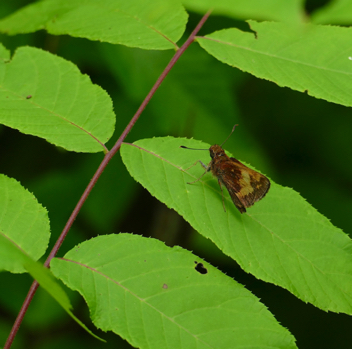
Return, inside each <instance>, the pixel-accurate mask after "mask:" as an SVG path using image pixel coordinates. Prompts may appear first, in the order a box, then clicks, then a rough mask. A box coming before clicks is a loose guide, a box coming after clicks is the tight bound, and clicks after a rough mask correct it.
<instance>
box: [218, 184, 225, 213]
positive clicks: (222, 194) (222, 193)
mask: <svg viewBox="0 0 352 349" xmlns="http://www.w3.org/2000/svg"><path fill="white" fill-rule="evenodd" d="M218 182H219V185H220V189H221V197H222V206H223V207H224V211H225V212H226V208H225V201H224V192H223V191H222V185H221V181H220V179H218Z"/></svg>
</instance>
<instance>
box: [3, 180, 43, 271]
mask: <svg viewBox="0 0 352 349" xmlns="http://www.w3.org/2000/svg"><path fill="white" fill-rule="evenodd" d="M0 198H1V200H0V235H1V236H2V238H3V239H6V240H7V241H8V242H9V243H11V244H13V245H14V246H16V247H17V249H18V251H23V252H25V253H26V254H27V255H28V256H29V257H31V258H32V259H34V260H38V259H39V258H40V257H41V256H42V255H43V254H44V253H45V251H46V249H47V247H48V242H49V238H50V227H49V218H48V213H47V211H46V209H45V208H44V207H43V206H41V205H40V204H39V203H38V202H37V200H36V198H35V197H34V196H33V194H31V193H30V192H28V191H27V190H26V189H25V188H23V187H22V186H21V184H20V183H18V182H17V181H15V180H14V179H12V178H8V177H6V176H4V175H1V174H0ZM19 253H20V252H19ZM23 263H24V260H23V259H21V257H20V255H19V254H17V252H16V250H9V248H8V247H7V245H5V244H4V243H0V270H7V271H11V272H13V273H22V272H24V271H25V270H26V269H25V268H24V267H23Z"/></svg>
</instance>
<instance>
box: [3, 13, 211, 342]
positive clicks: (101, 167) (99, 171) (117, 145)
mask: <svg viewBox="0 0 352 349" xmlns="http://www.w3.org/2000/svg"><path fill="white" fill-rule="evenodd" d="M210 13H211V11H209V12H207V13H206V14H205V15H204V16H203V18H202V19H201V20H200V22H199V23H198V25H197V26H196V27H195V29H194V30H193V32H192V33H191V35H190V36H189V38H188V39H187V40H186V42H185V43H184V44H183V45H182V46H181V48H180V49H179V50H178V51H177V52H176V53H175V55H174V56H173V57H172V59H171V60H170V62H169V64H168V65H167V66H166V68H165V69H164V71H163V72H162V73H161V75H160V76H159V78H158V80H157V81H156V83H155V84H154V86H153V87H152V89H151V90H150V92H149V93H148V95H147V96H146V98H145V99H144V101H143V102H142V104H141V105H140V107H139V108H138V110H137V111H136V113H135V114H134V116H133V118H132V119H131V121H130V122H129V123H128V125H127V127H126V128H125V130H124V131H123V132H122V134H121V136H120V138H119V139H118V140H117V142H116V143H115V145H114V146H113V147H112V149H111V150H110V151H109V152H108V153H107V154H106V155H105V156H104V159H103V161H102V162H101V164H100V165H99V167H98V169H97V171H96V172H95V174H94V176H93V178H92V179H91V181H90V182H89V184H88V186H87V188H86V189H85V191H84V192H83V194H82V196H81V198H80V199H79V201H78V203H77V205H76V207H75V209H74V210H73V212H72V214H71V216H70V218H69V219H68V221H67V223H66V225H65V227H64V229H63V231H62V233H61V235H60V236H59V238H58V239H57V241H56V243H55V245H54V247H53V249H52V250H51V252H50V254H49V256H48V258H47V259H46V261H45V263H44V266H45V267H47V268H48V267H49V264H50V261H51V260H52V259H53V258H54V257H55V256H56V254H57V252H58V250H59V248H60V246H61V245H62V243H63V241H64V239H65V237H66V235H67V233H68V231H69V230H70V228H71V226H72V224H73V222H74V220H75V219H76V217H77V215H78V213H79V211H80V210H81V208H82V206H83V204H84V202H85V201H86V199H87V197H88V195H89V194H90V192H91V191H92V189H93V187H94V185H95V183H96V182H97V180H98V178H99V177H100V176H101V174H102V173H103V171H104V169H105V167H106V166H107V164H108V163H109V162H110V160H111V158H112V157H113V156H114V155H115V154H116V153H117V152H118V150H119V149H120V148H121V144H122V142H123V141H124V140H125V138H126V137H127V135H128V133H129V132H130V131H131V129H132V127H133V126H134V124H135V123H136V122H137V120H138V119H139V117H140V116H141V114H142V111H143V110H144V108H145V107H146V106H147V104H148V103H149V101H150V100H151V98H152V97H153V95H154V93H155V92H156V90H157V89H158V88H159V86H160V85H161V83H162V82H163V80H164V79H165V77H166V75H167V74H168V73H169V72H170V70H171V69H172V67H173V66H174V65H175V63H176V62H177V61H178V59H179V58H180V57H181V55H182V54H183V53H184V52H185V50H186V49H187V48H188V46H189V45H190V44H191V43H192V42H193V41H194V38H195V36H196V35H197V33H198V32H199V30H200V29H201V28H202V26H203V24H204V23H205V21H206V20H207V19H208V17H209V15H210ZM38 287H39V284H38V282H37V281H36V280H34V281H33V283H32V285H31V287H30V289H29V291H28V294H27V296H26V298H25V300H24V302H23V304H22V307H21V310H20V311H19V313H18V315H17V318H16V321H15V322H14V324H13V326H12V329H11V332H10V334H9V337H8V338H7V340H6V343H5V346H4V349H9V348H10V347H11V345H12V342H13V340H14V339H15V336H16V333H17V331H18V329H19V327H20V325H21V323H22V320H23V318H24V315H25V314H26V312H27V309H28V307H29V304H30V303H31V301H32V299H33V296H34V294H35V292H36V291H37V289H38Z"/></svg>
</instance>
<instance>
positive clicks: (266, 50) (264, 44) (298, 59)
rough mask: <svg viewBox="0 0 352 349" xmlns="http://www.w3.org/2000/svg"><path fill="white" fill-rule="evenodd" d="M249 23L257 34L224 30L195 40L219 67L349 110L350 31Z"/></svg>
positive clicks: (351, 103)
mask: <svg viewBox="0 0 352 349" xmlns="http://www.w3.org/2000/svg"><path fill="white" fill-rule="evenodd" d="M248 22H249V24H250V26H251V29H252V30H253V31H255V33H256V34H253V33H247V32H242V31H240V30H238V29H225V30H221V31H218V32H215V33H212V34H210V35H207V36H205V37H199V38H198V39H197V40H198V42H199V44H200V45H201V46H202V47H203V48H204V49H205V50H206V51H207V52H209V53H210V54H211V55H213V56H214V57H216V58H217V59H218V60H220V61H221V62H224V63H227V64H229V65H231V66H234V67H237V68H239V69H241V70H243V71H246V72H249V73H251V74H253V75H254V76H256V77H259V78H262V79H266V80H270V81H273V82H275V83H277V84H278V85H279V86H287V87H290V88H292V89H293V90H297V91H300V92H304V91H306V92H307V93H308V94H309V95H311V96H313V97H316V98H322V99H325V100H327V101H329V102H334V103H338V104H342V105H345V106H352V97H351V96H352V85H351V78H352V70H351V67H352V54H351V53H350V43H351V42H350V40H351V35H352V28H341V27H332V26H329V27H327V26H315V25H304V26H303V25H302V26H290V25H288V24H284V23H269V22H263V23H257V22H254V21H248Z"/></svg>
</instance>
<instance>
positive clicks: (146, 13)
mask: <svg viewBox="0 0 352 349" xmlns="http://www.w3.org/2000/svg"><path fill="white" fill-rule="evenodd" d="M186 22H187V13H186V12H185V11H184V9H183V7H182V6H181V4H180V3H179V2H178V1H176V0H153V1H147V2H146V1H144V0H130V1H124V0H99V1H96V0H46V1H38V2H36V3H34V4H31V5H28V6H26V7H24V8H22V9H20V10H19V11H17V12H15V13H14V14H12V15H11V16H9V17H6V18H5V19H3V20H1V21H0V31H2V32H4V33H8V34H11V35H13V34H20V33H30V32H33V31H37V30H40V29H46V30H47V31H48V32H49V33H50V34H54V35H63V34H68V35H71V36H76V37H83V38H87V39H90V40H99V41H105V42H109V43H112V44H122V45H126V46H131V47H139V48H144V49H154V50H165V49H171V48H176V47H177V46H176V44H175V42H176V41H178V40H179V39H180V38H181V36H182V34H183V32H184V30H185V26H186Z"/></svg>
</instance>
